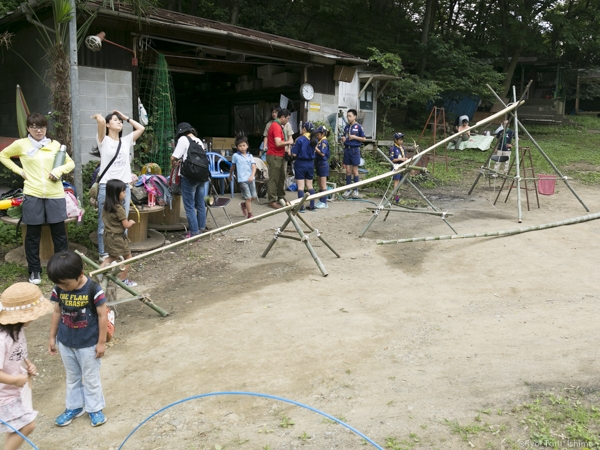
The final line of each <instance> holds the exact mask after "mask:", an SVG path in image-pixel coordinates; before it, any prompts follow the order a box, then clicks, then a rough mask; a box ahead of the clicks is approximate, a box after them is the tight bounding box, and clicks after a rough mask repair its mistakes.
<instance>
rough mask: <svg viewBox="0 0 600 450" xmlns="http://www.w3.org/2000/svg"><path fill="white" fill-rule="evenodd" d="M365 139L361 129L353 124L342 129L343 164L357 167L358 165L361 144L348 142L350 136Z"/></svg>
mask: <svg viewBox="0 0 600 450" xmlns="http://www.w3.org/2000/svg"><path fill="white" fill-rule="evenodd" d="M351 135H352V136H358V137H363V138H364V137H366V136H365V131H364V130H363V127H362V126H361V125H360V124H359V123H358V122H355V123H354V124H352V125H350V124H348V125H346V128H344V136H345V137H346V140H345V141H344V164H345V165H347V166H358V165H359V164H360V146H361V144H362V142H360V141H356V140H350V136H351Z"/></svg>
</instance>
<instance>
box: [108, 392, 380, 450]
mask: <svg viewBox="0 0 600 450" xmlns="http://www.w3.org/2000/svg"><path fill="white" fill-rule="evenodd" d="M218 395H247V396H250V397H264V398H270V399H273V400H279V401H281V402H285V403H290V404H292V405H295V406H300V407H302V408H305V409H308V410H309V411H312V412H316V413H318V414H321V415H322V416H325V417H327V418H328V419H330V420H333V421H335V422H337V423H339V424H340V425H343V426H344V427H346V428H348V429H349V430H350V431H352V432H353V433H354V434H356V435H358V436H360V437H361V438H363V439H364V440H365V441H366V442H368V443H369V444H371V445H372V446H373V447H375V448H377V449H379V450H383V448H382V447H380V446H379V445H377V444H376V443H375V442H373V441H372V440H371V439H369V438H368V437H367V436H365V435H364V434H362V433H361V432H360V431H358V430H355V429H354V428H352V427H351V426H350V425H348V424H347V423H344V422H342V421H341V420H338V419H336V418H335V417H333V416H330V415H329V414H327V413H324V412H323V411H319V410H318V409H316V408H313V407H312V406H308V405H304V404H302V403H299V402H296V401H294V400H289V399H287V398H283V397H277V396H276V395H270V394H259V393H256V392H239V391H226V392H209V393H208V394H199V395H194V396H193V397H188V398H184V399H182V400H178V401H176V402H174V403H171V404H170V405H167V406H165V407H163V408H161V409H159V410H158V411H155V412H153V413H152V414H150V415H149V416H148V417H146V418H145V419H144V420H143V421H142V422H141V423H140V424H139V425H138V426H136V427H135V428H134V429H133V431H132V432H131V433H129V435H127V437H126V438H125V440H124V441H123V442H122V443H121V445H120V446H119V449H118V450H121V449H122V448H123V446H124V445H125V443H126V442H127V441H128V440H129V438H130V437H131V436H132V435H133V434H134V433H135V432H136V431H137V430H138V429H139V428H140V427H141V426H142V425H144V424H145V423H146V422H148V421H149V420H150V419H152V418H153V417H154V416H156V415H158V414H160V413H161V412H163V411H165V410H167V409H169V408H171V407H173V406H175V405H179V404H180V403H185V402H189V401H190V400H195V399H197V398H203V397H215V396H218Z"/></svg>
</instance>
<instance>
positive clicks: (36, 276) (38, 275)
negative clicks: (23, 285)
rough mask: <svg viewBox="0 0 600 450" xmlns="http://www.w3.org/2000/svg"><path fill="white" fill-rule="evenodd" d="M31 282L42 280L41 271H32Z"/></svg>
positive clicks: (38, 282) (36, 282)
mask: <svg viewBox="0 0 600 450" xmlns="http://www.w3.org/2000/svg"><path fill="white" fill-rule="evenodd" d="M29 282H30V283H31V284H40V283H41V282H42V274H41V273H40V272H31V273H30V274H29Z"/></svg>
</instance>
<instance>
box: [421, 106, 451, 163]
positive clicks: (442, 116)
mask: <svg viewBox="0 0 600 450" xmlns="http://www.w3.org/2000/svg"><path fill="white" fill-rule="evenodd" d="M432 116H433V121H432V120H431V117H432ZM440 124H441V125H442V126H443V127H444V140H445V139H446V137H447V136H446V111H445V110H444V108H443V107H437V106H434V107H433V109H432V110H431V112H430V113H429V117H428V118H427V122H425V126H424V127H423V131H421V136H420V137H419V145H420V144H421V139H423V135H424V134H425V130H426V129H427V127H428V126H429V125H432V126H433V144H434V145H435V144H436V143H437V129H438V126H439V125H440ZM435 157H436V151H435V149H434V150H433V164H432V167H431V174H432V175H433V174H434V173H435ZM445 159H446V172H447V171H448V148H447V147H446V152H445Z"/></svg>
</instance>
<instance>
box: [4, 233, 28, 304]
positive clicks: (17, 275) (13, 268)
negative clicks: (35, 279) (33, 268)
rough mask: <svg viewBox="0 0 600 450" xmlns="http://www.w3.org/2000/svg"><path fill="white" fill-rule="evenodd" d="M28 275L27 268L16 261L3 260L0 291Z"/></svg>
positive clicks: (23, 279)
mask: <svg viewBox="0 0 600 450" xmlns="http://www.w3.org/2000/svg"><path fill="white" fill-rule="evenodd" d="M11 228H13V235H14V234H15V233H14V227H11ZM0 230H1V227H0ZM0 236H1V235H0ZM28 276H29V273H28V272H27V268H25V267H22V266H19V265H18V264H15V263H7V262H2V264H0V292H1V291H3V290H4V289H6V288H7V287H9V286H10V285H12V284H13V283H17V282H19V281H25V280H27V277H28Z"/></svg>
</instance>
